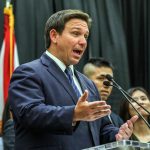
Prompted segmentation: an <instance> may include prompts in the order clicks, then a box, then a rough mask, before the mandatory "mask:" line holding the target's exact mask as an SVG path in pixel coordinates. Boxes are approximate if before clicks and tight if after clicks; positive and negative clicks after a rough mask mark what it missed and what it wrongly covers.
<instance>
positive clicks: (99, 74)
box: [90, 67, 113, 100]
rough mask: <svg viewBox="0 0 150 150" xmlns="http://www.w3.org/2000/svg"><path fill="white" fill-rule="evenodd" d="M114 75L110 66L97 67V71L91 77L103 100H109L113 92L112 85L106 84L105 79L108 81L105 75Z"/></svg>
mask: <svg viewBox="0 0 150 150" xmlns="http://www.w3.org/2000/svg"><path fill="white" fill-rule="evenodd" d="M106 74H109V75H111V76H113V72H112V69H111V68H109V67H95V72H94V73H93V75H91V77H90V79H91V80H92V81H93V82H94V83H95V84H96V86H97V88H98V91H99V93H100V96H101V99H102V100H107V99H108V96H109V95H110V94H111V91H112V86H105V85H104V84H103V82H104V81H107V79H106V78H105V75H106Z"/></svg>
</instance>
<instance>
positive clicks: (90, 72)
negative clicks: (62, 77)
mask: <svg viewBox="0 0 150 150" xmlns="http://www.w3.org/2000/svg"><path fill="white" fill-rule="evenodd" d="M113 68H114V67H113V65H112V64H111V63H110V62H109V61H108V60H106V59H105V58H91V59H89V61H88V62H87V64H85V66H84V68H83V73H84V74H85V75H86V76H87V77H88V78H89V79H91V80H92V81H93V82H94V83H95V84H96V86H97V88H98V91H99V94H100V95H101V99H102V100H104V101H107V100H108V97H109V96H110V94H111V92H112V86H105V85H104V84H103V82H104V81H106V80H107V79H106V77H105V75H106V74H109V75H111V76H112V77H113ZM107 119H109V121H110V122H111V123H112V124H114V126H117V127H120V126H121V125H122V124H123V120H122V119H121V118H120V117H119V116H118V115H117V114H115V113H114V112H112V113H111V114H110V115H108V117H107Z"/></svg>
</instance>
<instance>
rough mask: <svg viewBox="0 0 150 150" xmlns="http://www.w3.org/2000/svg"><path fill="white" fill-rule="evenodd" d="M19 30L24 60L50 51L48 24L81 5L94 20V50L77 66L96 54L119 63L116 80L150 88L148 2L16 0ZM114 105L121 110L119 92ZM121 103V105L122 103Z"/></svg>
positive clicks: (0, 23) (0, 21)
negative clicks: (46, 43)
mask: <svg viewBox="0 0 150 150" xmlns="http://www.w3.org/2000/svg"><path fill="white" fill-rule="evenodd" d="M12 3H13V7H14V14H15V33H16V40H17V46H18V52H19V59H20V64H22V63H25V62H28V61H31V60H33V59H36V58H38V57H39V56H40V55H41V54H42V53H43V52H44V51H45V47H44V26H45V22H46V20H47V19H48V18H49V16H50V15H51V14H53V13H54V12H56V11H58V10H62V9H80V10H83V11H85V12H87V13H88V14H89V15H90V16H91V17H92V19H93V24H92V29H91V34H90V38H89V39H88V43H89V44H88V48H87V50H86V52H85V54H84V57H83V59H82V60H81V62H80V64H79V65H77V66H76V67H77V69H78V70H80V71H82V68H83V65H84V64H85V63H86V61H87V60H88V59H89V58H90V57H98V56H101V57H105V58H107V59H108V60H110V61H112V63H113V65H114V66H115V68H116V69H115V75H114V76H115V80H116V81H117V82H118V83H119V84H120V85H121V86H122V87H123V88H124V89H128V88H129V87H130V86H143V87H144V88H146V89H147V90H148V91H149V90H150V59H149V58H150V57H149V56H150V42H149V41H150V11H149V10H150V9H149V7H150V2H149V1H148V0H144V1H143V0H111V1H110V0H15V1H13V0H12ZM4 6H5V1H4V0H1V1H0V46H1V44H2V39H3V8H4ZM110 99H111V101H110V104H112V106H113V110H114V111H116V112H117V111H118V108H119V104H120V103H121V99H122V97H121V95H120V93H119V92H118V91H116V90H114V91H113V95H112V96H111V98H110ZM116 106H117V107H116Z"/></svg>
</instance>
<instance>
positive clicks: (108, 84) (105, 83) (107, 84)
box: [103, 81, 112, 86]
mask: <svg viewBox="0 0 150 150" xmlns="http://www.w3.org/2000/svg"><path fill="white" fill-rule="evenodd" d="M103 84H104V85H106V86H112V84H111V83H110V82H109V81H104V82H103Z"/></svg>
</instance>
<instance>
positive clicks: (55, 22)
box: [44, 9, 92, 49]
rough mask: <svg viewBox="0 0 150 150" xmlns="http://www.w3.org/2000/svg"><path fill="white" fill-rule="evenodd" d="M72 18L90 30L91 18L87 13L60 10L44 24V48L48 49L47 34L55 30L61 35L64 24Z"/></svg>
mask: <svg viewBox="0 0 150 150" xmlns="http://www.w3.org/2000/svg"><path fill="white" fill-rule="evenodd" d="M73 18H78V19H82V20H84V21H86V22H87V25H88V28H89V29H90V27H91V21H92V20H91V18H90V17H89V15H88V14H87V13H84V12H82V11H81V10H75V9H67V10H61V11H58V12H56V13H54V14H53V15H52V16H50V18H49V19H48V20H47V22H46V24H45V35H44V37H45V47H46V49H47V48H49V46H50V43H51V39H50V37H49V32H50V31H51V30H52V29H55V30H56V31H57V32H58V33H60V34H61V33H62V32H63V30H64V28H65V24H66V23H67V22H68V21H69V20H71V19H73Z"/></svg>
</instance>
